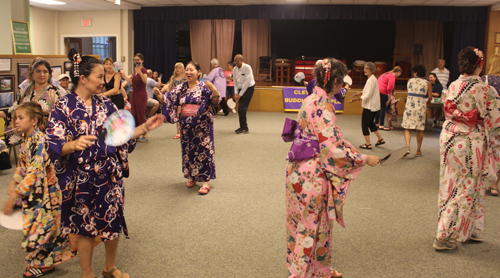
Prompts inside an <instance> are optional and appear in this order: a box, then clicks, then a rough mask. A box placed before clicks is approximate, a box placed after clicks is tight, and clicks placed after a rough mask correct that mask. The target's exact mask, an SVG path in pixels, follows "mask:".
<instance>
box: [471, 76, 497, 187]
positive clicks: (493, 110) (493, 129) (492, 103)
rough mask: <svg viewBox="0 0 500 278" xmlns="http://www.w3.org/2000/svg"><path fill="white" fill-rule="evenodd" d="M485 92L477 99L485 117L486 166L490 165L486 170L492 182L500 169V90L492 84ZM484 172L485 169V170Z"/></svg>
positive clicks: (480, 112) (478, 95)
mask: <svg viewBox="0 0 500 278" xmlns="http://www.w3.org/2000/svg"><path fill="white" fill-rule="evenodd" d="M486 88H487V91H486V93H485V94H477V95H476V98H477V97H482V98H483V99H482V100H477V99H476V100H477V101H478V102H477V103H478V110H479V114H480V115H481V116H482V117H483V118H484V128H485V131H486V140H487V142H486V143H487V153H486V154H485V157H484V163H483V165H484V167H490V169H488V170H487V171H486V173H488V177H487V179H488V180H490V181H491V182H495V181H496V180H497V173H498V171H499V170H500V143H499V142H500V97H499V95H498V92H497V91H496V90H495V89H494V88H493V87H491V86H487V87H486ZM483 173H484V170H483Z"/></svg>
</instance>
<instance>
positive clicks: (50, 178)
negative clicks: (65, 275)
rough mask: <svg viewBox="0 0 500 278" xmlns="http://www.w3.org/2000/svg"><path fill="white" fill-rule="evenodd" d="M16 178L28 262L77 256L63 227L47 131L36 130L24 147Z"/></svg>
mask: <svg viewBox="0 0 500 278" xmlns="http://www.w3.org/2000/svg"><path fill="white" fill-rule="evenodd" d="M14 179H15V180H16V181H17V182H18V184H17V187H16V192H17V193H18V194H20V195H22V197H21V199H22V207H23V235H24V239H23V241H22V244H21V245H22V247H23V249H24V250H25V251H26V252H28V254H27V256H26V258H25V262H26V263H28V264H29V265H30V266H32V267H37V268H42V267H50V266H54V265H58V264H60V263H63V262H65V261H67V260H69V259H71V258H73V257H75V256H76V252H73V251H72V250H71V248H70V242H69V238H68V236H66V235H63V234H62V233H61V230H60V226H61V212H60V210H59V207H60V205H61V201H62V197H61V189H60V188H59V184H58V183H57V177H56V172H55V170H54V164H52V162H51V161H50V159H49V156H48V154H47V143H46V142H45V137H44V135H43V133H42V132H41V131H40V130H39V129H36V130H35V131H34V132H33V133H32V134H31V135H29V136H27V137H26V141H25V142H23V144H22V145H21V148H20V155H19V161H18V162H17V169H16V173H15V174H14Z"/></svg>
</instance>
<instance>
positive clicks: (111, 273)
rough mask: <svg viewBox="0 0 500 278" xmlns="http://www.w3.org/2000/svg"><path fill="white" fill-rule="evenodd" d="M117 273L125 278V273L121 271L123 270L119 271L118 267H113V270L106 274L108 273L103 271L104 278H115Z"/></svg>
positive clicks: (121, 277)
mask: <svg viewBox="0 0 500 278" xmlns="http://www.w3.org/2000/svg"><path fill="white" fill-rule="evenodd" d="M115 271H120V272H121V274H122V275H120V278H124V277H125V274H126V273H125V272H123V271H121V270H118V269H117V268H116V267H113V269H111V270H110V271H108V272H106V271H104V270H103V271H102V276H104V277H105V278H114V276H113V273H115Z"/></svg>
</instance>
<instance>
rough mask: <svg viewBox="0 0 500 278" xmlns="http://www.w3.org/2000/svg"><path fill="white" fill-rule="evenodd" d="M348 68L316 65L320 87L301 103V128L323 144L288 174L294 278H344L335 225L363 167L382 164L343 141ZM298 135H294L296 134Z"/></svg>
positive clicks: (331, 63) (294, 162)
mask: <svg viewBox="0 0 500 278" xmlns="http://www.w3.org/2000/svg"><path fill="white" fill-rule="evenodd" d="M346 74H347V67H346V66H345V65H344V64H343V63H342V62H340V61H338V60H335V59H325V60H323V61H321V63H317V64H316V67H315V76H316V77H317V83H316V87H315V88H314V91H313V93H312V94H311V95H310V96H308V97H307V98H306V99H305V101H304V102H303V103H302V106H301V108H300V111H299V114H298V117H297V123H298V124H297V129H296V130H295V132H298V133H300V136H301V137H307V138H309V139H310V140H313V141H316V142H317V143H319V150H318V151H317V152H316V153H315V151H314V150H312V155H311V156H310V157H308V158H306V159H302V160H294V159H289V161H288V165H287V169H286V226H287V230H286V235H287V237H286V238H287V262H286V265H287V268H288V276H289V277H328V278H329V277H341V276H342V275H341V274H340V273H339V272H338V271H335V270H334V269H333V268H332V262H331V253H332V235H331V226H332V221H333V220H335V221H337V222H338V223H339V224H340V225H341V226H342V227H344V219H343V216H342V206H343V204H344V202H345V200H346V195H347V189H348V188H349V183H350V182H351V180H353V179H355V178H356V177H357V175H358V174H359V172H360V171H361V168H362V167H363V166H364V165H365V164H368V165H370V166H375V165H377V164H378V163H379V162H380V159H379V158H378V157H375V156H370V155H365V154H362V153H360V152H359V151H358V150H357V149H356V148H354V147H353V146H352V145H351V143H349V142H348V141H346V140H344V136H343V134H342V131H341V130H340V127H339V125H338V123H337V118H336V117H335V113H334V109H333V104H332V98H333V97H334V94H336V93H337V92H339V90H340V89H341V88H342V84H343V78H344V76H345V75H346ZM291 134H294V131H291Z"/></svg>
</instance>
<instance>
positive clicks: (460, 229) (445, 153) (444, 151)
mask: <svg viewBox="0 0 500 278" xmlns="http://www.w3.org/2000/svg"><path fill="white" fill-rule="evenodd" d="M444 112H445V117H446V121H445V122H444V124H443V130H442V131H441V136H440V145H441V146H440V153H441V156H440V157H441V162H440V176H439V181H440V188H439V199H438V205H439V220H438V229H437V239H439V240H441V241H446V240H456V241H462V242H463V241H466V240H467V239H468V238H469V237H470V234H471V233H472V232H473V231H474V229H477V230H480V231H481V230H483V229H484V194H485V187H486V186H485V183H486V184H488V183H491V182H494V181H495V180H496V179H497V175H496V174H497V172H498V169H500V168H499V167H500V144H498V142H499V140H500V120H499V119H500V98H499V96H498V93H497V92H496V91H495V90H494V89H493V88H492V87H491V86H488V85H486V84H484V83H483V82H482V81H481V80H480V79H479V77H467V76H462V77H460V78H459V79H458V80H457V81H455V82H453V83H451V85H450V87H449V91H448V95H447V96H446V100H445V104H444Z"/></svg>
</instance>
